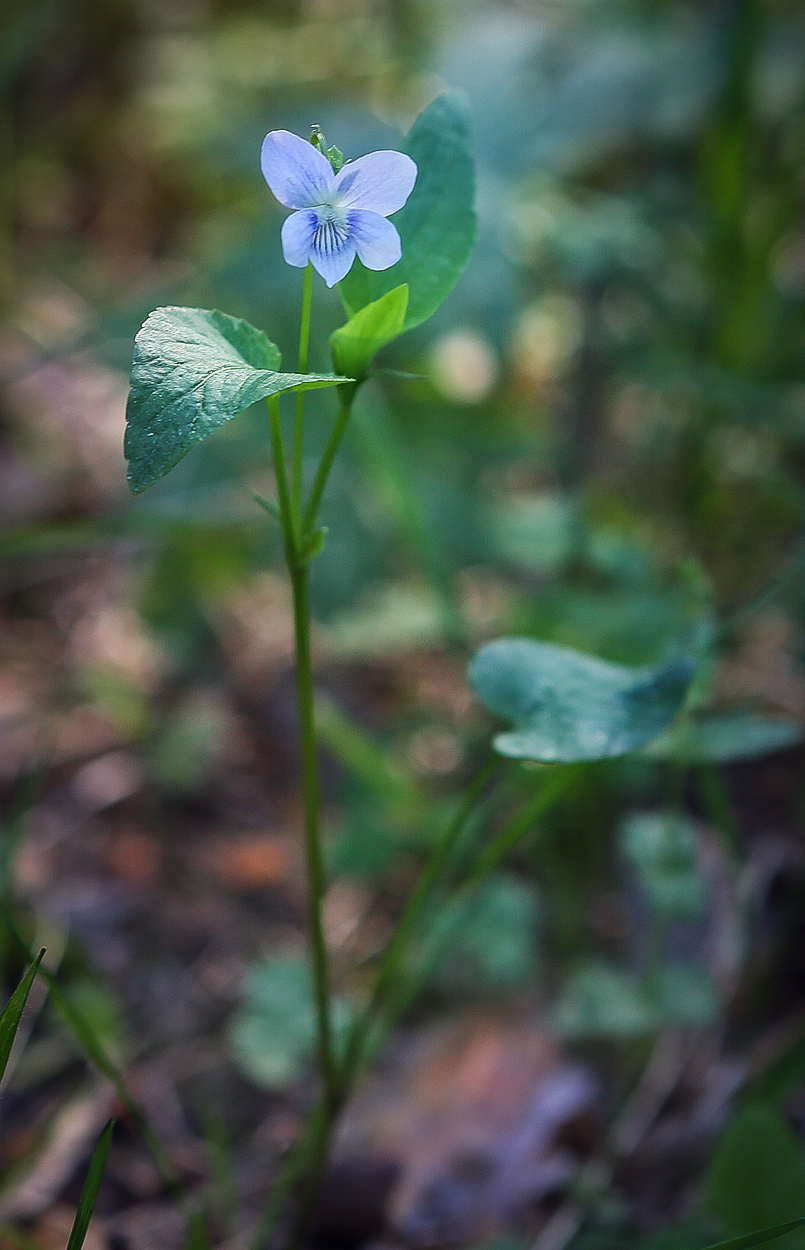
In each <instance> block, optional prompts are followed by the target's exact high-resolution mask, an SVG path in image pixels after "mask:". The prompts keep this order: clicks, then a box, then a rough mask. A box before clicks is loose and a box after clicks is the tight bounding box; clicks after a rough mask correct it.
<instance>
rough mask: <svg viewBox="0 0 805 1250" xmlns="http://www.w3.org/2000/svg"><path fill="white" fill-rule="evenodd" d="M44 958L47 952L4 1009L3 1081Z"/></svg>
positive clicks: (0, 1024) (0, 1021) (0, 1041)
mask: <svg viewBox="0 0 805 1250" xmlns="http://www.w3.org/2000/svg"><path fill="white" fill-rule="evenodd" d="M44 956H45V952H44V951H43V950H41V951H40V952H39V954H38V955H37V957H36V959H35V960H34V961H33V963H32V964H31V966H30V968H29V969H28V971H27V972H26V974H25V976H24V977H23V978H22V980H21V981H20V983H19V985H18V986H17V988H16V989H15V991H14V993H13V994H12V995H11V998H10V999H9V1000H8V1002H7V1003H6V1005H5V1007H4V1008H3V1014H2V1015H0V1080H2V1079H3V1075H4V1073H5V1070H6V1067H7V1065H8V1057H9V1055H10V1054H11V1047H12V1046H13V1045H14V1038H15V1037H16V1036H17V1029H18V1028H19V1026H20V1020H21V1019H22V1013H23V1011H24V1010H25V1004H26V1003H27V1001H28V995H29V994H30V992H31V986H32V985H33V983H34V977H35V976H36V974H37V972H38V970H39V965H40V964H41V962H42V960H43V958H44Z"/></svg>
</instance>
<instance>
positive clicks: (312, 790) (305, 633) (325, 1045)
mask: <svg viewBox="0 0 805 1250" xmlns="http://www.w3.org/2000/svg"><path fill="white" fill-rule="evenodd" d="M268 410H269V415H270V420H271V442H272V447H273V452H274V466H275V470H276V474H277V494H278V496H279V505H280V516H281V519H282V529H283V536H284V539H285V558H286V562H287V564H288V573H289V575H290V579H291V591H292V595H293V616H294V640H295V650H296V701H297V708H298V712H299V747H300V755H301V766H302V801H303V807H304V831H305V862H306V866H307V887H308V888H307V913H308V932H309V939H310V950H311V958H312V964H313V988H314V995H315V1001H316V1025H317V1033H318V1056H319V1066H320V1070H321V1075H322V1081H323V1085H324V1103H325V1107H326V1108H327V1109H328V1110H331V1109H332V1108H334V1107H335V1104H336V1101H337V1092H338V1072H337V1065H336V1062H335V1055H334V1053H333V1030H332V1020H331V1014H330V978H329V972H328V966H327V945H326V943H325V940H324V926H323V923H322V898H323V895H324V888H325V874H324V860H323V856H322V848H321V825H320V820H319V763H318V755H317V751H316V725H315V720H314V702H313V664H312V658H311V651H310V597H309V587H308V569H307V564H306V563H305V560H304V558H303V556H302V555H301V553H300V550H299V531H298V526H297V521H296V517H295V514H294V511H293V505H292V501H291V496H290V493H289V489H288V475H287V471H286V467H285V455H284V450H283V445H282V429H281V426H280V416H279V400H278V399H276V398H272V399H270V400H269V401H268Z"/></svg>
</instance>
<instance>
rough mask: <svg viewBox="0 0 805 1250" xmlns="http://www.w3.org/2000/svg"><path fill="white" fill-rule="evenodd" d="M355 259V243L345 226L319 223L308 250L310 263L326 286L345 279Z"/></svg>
mask: <svg viewBox="0 0 805 1250" xmlns="http://www.w3.org/2000/svg"><path fill="white" fill-rule="evenodd" d="M354 259H355V243H354V242H353V240H352V237H351V234H350V232H349V230H348V229H347V227H346V225H341V224H339V223H338V222H334V221H328V220H325V221H319V223H318V225H317V226H316V230H315V233H314V235H313V243H312V246H311V249H310V263H311V264H312V266H313V268H314V269H315V270H316V272H317V273H320V274H321V276H322V277H323V278H324V281H325V282H326V283H327V285H328V286H335V284H336V282H340V281H341V279H342V278H345V277H346V276H347V274H348V273H349V271H350V269H351V268H352V262H353V261H354Z"/></svg>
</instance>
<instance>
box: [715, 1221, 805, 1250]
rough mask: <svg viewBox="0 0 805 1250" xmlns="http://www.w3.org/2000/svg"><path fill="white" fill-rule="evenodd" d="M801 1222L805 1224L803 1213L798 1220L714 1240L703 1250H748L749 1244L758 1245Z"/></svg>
mask: <svg viewBox="0 0 805 1250" xmlns="http://www.w3.org/2000/svg"><path fill="white" fill-rule="evenodd" d="M803 1224H805V1215H803V1216H801V1217H800V1218H799V1219H798V1220H789V1221H788V1223H787V1224H773V1225H772V1227H771V1228H759V1229H758V1230H757V1232H754V1233H744V1234H743V1235H742V1236H740V1237H730V1239H729V1241H716V1242H714V1243H713V1245H711V1246H706V1247H705V1250H750V1247H751V1246H759V1245H761V1244H762V1243H763V1242H764V1241H772V1240H773V1238H775V1237H782V1236H784V1234H785V1233H791V1232H793V1231H794V1229H795V1228H801V1227H802V1225H803Z"/></svg>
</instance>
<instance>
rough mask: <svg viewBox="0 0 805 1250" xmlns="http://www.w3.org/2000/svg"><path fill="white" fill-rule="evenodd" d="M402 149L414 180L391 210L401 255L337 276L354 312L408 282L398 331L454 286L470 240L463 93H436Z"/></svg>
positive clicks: (470, 176)
mask: <svg viewBox="0 0 805 1250" xmlns="http://www.w3.org/2000/svg"><path fill="white" fill-rule="evenodd" d="M403 151H404V152H407V153H408V155H409V156H410V157H411V158H412V159H413V160H414V161H416V165H417V170H418V173H417V180H416V184H415V186H414V189H413V191H412V192H411V194H410V196H409V197H408V201H407V203H406V204H405V206H404V207H403V208H401V209H400V211H399V212H398V213H395V214H394V217H393V221H394V225H395V226H396V227H397V229H398V230H399V232H400V238H401V240H402V259H401V260H399V261H398V262H397V264H396V265H392V267H391V268H390V269H384V270H381V271H379V272H375V271H374V270H371V269H365V268H364V266H363V265H362V264H361V262H360V261H359V260H356V261H355V264H354V265H353V266H352V268H351V270H350V271H349V273H348V274H347V276H346V278H344V280H343V282H341V283H340V286H339V290H340V291H341V298H342V299H343V301H344V305H345V307H346V310H347V312H348V313H350V314H352V315H354V314H355V313H356V312H358V311H359V310H360V309H361V308H365V307H366V305H367V304H370V303H373V302H374V301H376V300H379V299H380V297H381V296H382V295H386V294H387V293H388V292H389V291H391V290H392V289H393V288H394V287H396V286H399V285H400V283H401V282H405V283H407V284H408V287H409V297H408V310H407V312H406V315H405V322H404V325H403V329H404V330H410V329H411V328H412V327H413V326H418V325H419V324H420V323H421V322H422V321H427V319H428V317H431V316H432V315H433V313H435V311H436V309H437V308H438V307H439V305H440V304H441V303H442V301H443V300H444V299H445V298H446V297H447V296H448V295H449V294H450V292H451V291H452V289H453V287H454V285H455V283H456V280H457V278H458V277H459V274H460V273H461V271H462V269H463V268H464V266H465V265H466V263H467V261H468V260H469V256H470V252H471V251H472V247H473V244H474V242H475V208H474V202H475V162H474V161H473V156H472V141H471V138H470V125H469V110H468V109H467V106H466V104H465V103H464V101H463V99H462V98H461V96H456V95H453V94H447V95H441V96H439V97H438V99H436V100H434V101H433V103H432V104H429V105H428V107H427V108H426V109H425V110H424V112H422V113H420V115H419V117H418V118H417V119H416V121H415V122H414V124H413V126H412V127H411V132H410V134H409V135H408V137H407V139H406V141H405V143H404V144H403Z"/></svg>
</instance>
